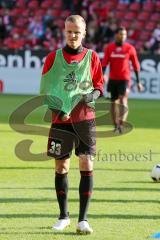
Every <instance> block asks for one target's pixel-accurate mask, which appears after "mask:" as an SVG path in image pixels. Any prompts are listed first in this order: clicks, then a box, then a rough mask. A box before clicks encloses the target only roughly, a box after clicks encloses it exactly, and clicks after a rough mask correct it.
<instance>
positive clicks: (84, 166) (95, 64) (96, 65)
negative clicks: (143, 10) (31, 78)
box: [41, 15, 103, 234]
mask: <svg viewBox="0 0 160 240" xmlns="http://www.w3.org/2000/svg"><path fill="white" fill-rule="evenodd" d="M85 34H86V23H85V21H84V19H83V18H82V17H81V16H79V15H71V16H69V17H68V18H67V19H66V21H65V38H66V46H65V47H64V48H63V49H60V50H58V51H56V52H51V53H50V54H49V55H48V56H47V58H46V61H45V64H44V67H43V76H42V82H41V93H43V94H47V92H45V89H47V87H46V85H47V84H48V82H50V84H51V85H49V88H48V90H50V88H51V86H52V88H53V89H55V90H56V91H55V94H57V97H58V96H59V97H62V98H63V97H64V99H66V97H67V99H66V102H67V101H69V100H70V101H71V100H72V99H71V96H75V93H74V88H73V89H71V91H69V92H68V91H65V86H66V85H65V84H66V81H67V82H71V83H73V84H75V83H76V84H77V86H80V85H81V83H82V82H85V81H86V80H87V82H89V83H90V84H89V86H88V87H87V88H82V87H81V89H80V87H79V88H78V87H77V88H76V94H77V93H80V94H82V95H83V97H82V100H81V102H79V104H78V105H77V106H76V107H75V108H74V109H73V110H72V112H71V113H70V118H69V119H68V118H64V114H63V113H62V111H59V112H57V111H56V112H55V111H53V114H52V127H51V130H50V135H49V139H48V155H49V156H52V157H54V158H55V188H56V194H57V200H58V203H59V209H60V216H59V219H58V221H57V223H56V224H55V225H54V226H53V228H54V229H56V230H63V229H65V228H66V227H67V226H68V225H69V224H70V219H69V213H68V207H67V193H68V180H67V173H68V171H69V165H70V156H71V152H72V148H73V144H74V143H75V142H76V140H77V141H78V144H77V146H76V149H75V154H76V155H77V156H78V157H79V169H80V175H81V179H80V185H79V196H80V206H79V218H78V225H77V232H80V233H85V234H86V233H91V232H93V230H92V228H91V227H90V226H89V224H88V222H87V210H88V205H89V200H90V197H91V194H92V189H93V156H94V155H95V144H96V139H95V112H94V110H93V109H92V108H91V107H89V106H88V105H87V104H89V103H90V102H93V101H94V100H96V99H97V98H98V97H99V96H100V94H101V92H102V89H103V73H102V67H101V63H100V60H99V57H98V55H97V54H96V53H95V52H94V51H91V50H89V49H86V48H84V47H83V46H82V41H83V39H84V37H85ZM77 89H79V90H77ZM60 94H61V95H60ZM64 99H63V102H64ZM64 104H65V103H64ZM64 120H66V121H64Z"/></svg>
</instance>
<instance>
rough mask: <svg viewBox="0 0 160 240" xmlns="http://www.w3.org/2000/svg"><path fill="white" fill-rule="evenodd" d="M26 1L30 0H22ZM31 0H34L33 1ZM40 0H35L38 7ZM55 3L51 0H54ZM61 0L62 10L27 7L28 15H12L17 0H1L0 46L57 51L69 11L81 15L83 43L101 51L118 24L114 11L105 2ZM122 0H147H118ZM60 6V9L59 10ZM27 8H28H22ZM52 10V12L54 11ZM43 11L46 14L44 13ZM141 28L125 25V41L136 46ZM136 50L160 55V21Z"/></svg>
mask: <svg viewBox="0 0 160 240" xmlns="http://www.w3.org/2000/svg"><path fill="white" fill-rule="evenodd" d="M21 1H22V2H23V1H24V2H25V4H29V2H31V0H21ZM32 1H33V0H32ZM59 1H60V0H59ZM42 2H43V1H42V0H39V1H38V4H39V6H41V4H42ZM53 2H54V1H53ZM96 2H97V1H93V0H83V1H80V0H63V1H62V6H61V11H59V14H58V10H57V9H54V8H53V9H52V8H49V9H48V10H46V11H45V12H43V10H42V12H40V10H41V9H39V11H38V10H37V11H36V14H35V9H34V10H33V9H32V8H31V9H28V15H27V13H26V16H25V15H23V14H22V15H20V16H14V14H13V10H14V8H16V7H15V6H16V0H0V46H1V48H4V49H5V48H10V49H45V50H47V51H50V50H56V49H57V48H61V47H63V46H64V44H65V42H64V20H65V18H66V17H67V16H68V15H69V14H75V13H76V14H80V15H81V16H82V17H83V18H84V19H85V20H86V22H87V36H86V39H85V46H86V47H88V48H91V49H94V50H96V51H98V52H102V51H103V49H104V47H105V46H106V44H108V43H109V42H111V41H112V40H113V39H114V34H115V31H116V29H117V27H118V26H119V25H120V24H121V23H120V22H119V20H118V19H116V14H115V11H109V9H108V7H107V4H104V1H99V2H98V4H96ZM119 2H121V3H126V4H131V3H133V2H139V3H141V4H142V5H143V4H145V2H147V0H146V1H145V0H139V1H138V0H137V1H133V0H120V1H119ZM62 8H63V9H62ZM25 11H27V9H26V10H25ZM54 11H55V14H54ZM43 13H45V14H43ZM140 34H141V30H140V29H137V28H136V23H135V19H133V21H132V24H131V25H130V27H129V28H128V41H129V42H131V43H132V44H134V45H135V47H136V39H137V36H139V35H140ZM138 51H139V52H145V53H150V52H151V53H158V54H160V22H158V23H157V25H156V27H155V28H154V30H153V31H152V34H151V36H150V38H149V39H148V40H147V41H144V43H143V45H142V46H141V47H140V48H139V49H138Z"/></svg>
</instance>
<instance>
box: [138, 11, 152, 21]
mask: <svg viewBox="0 0 160 240" xmlns="http://www.w3.org/2000/svg"><path fill="white" fill-rule="evenodd" d="M149 16H150V13H149V12H141V13H139V15H138V18H137V19H138V20H144V21H147V20H148V19H149Z"/></svg>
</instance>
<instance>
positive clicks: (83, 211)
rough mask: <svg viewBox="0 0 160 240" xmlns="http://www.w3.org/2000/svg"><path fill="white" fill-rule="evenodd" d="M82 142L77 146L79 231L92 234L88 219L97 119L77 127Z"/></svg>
mask: <svg viewBox="0 0 160 240" xmlns="http://www.w3.org/2000/svg"><path fill="white" fill-rule="evenodd" d="M77 130H78V131H77V132H78V133H79V139H80V143H79V146H78V147H77V148H76V155H78V156H79V170H80V184H79V198H80V200H79V201H80V202H79V218H78V225H77V232H78V233H81V234H90V233H92V232H93V230H92V228H91V227H90V226H89V223H88V221H87V212H88V208H89V202H90V199H91V195H92V191H93V160H94V155H95V149H96V132H95V130H96V129H95V120H90V121H85V122H84V123H82V125H81V124H80V126H79V127H78V128H77Z"/></svg>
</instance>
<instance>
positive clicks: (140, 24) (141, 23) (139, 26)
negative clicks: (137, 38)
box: [135, 20, 145, 30]
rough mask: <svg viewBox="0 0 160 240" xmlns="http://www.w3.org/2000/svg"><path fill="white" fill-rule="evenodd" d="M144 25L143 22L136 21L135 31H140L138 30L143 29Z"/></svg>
mask: <svg viewBox="0 0 160 240" xmlns="http://www.w3.org/2000/svg"><path fill="white" fill-rule="evenodd" d="M144 25H145V22H144V21H138V20H137V21H136V22H135V26H136V28H137V29H140V30H141V29H143V27H144Z"/></svg>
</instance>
